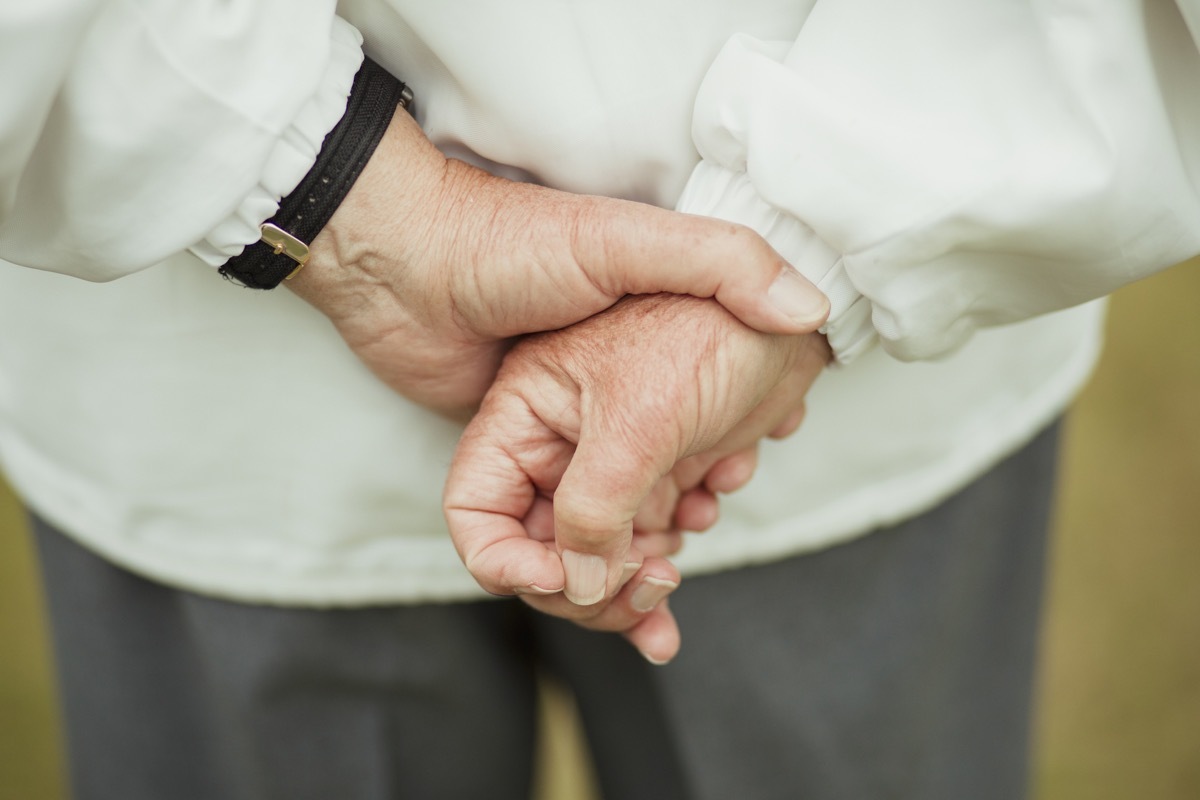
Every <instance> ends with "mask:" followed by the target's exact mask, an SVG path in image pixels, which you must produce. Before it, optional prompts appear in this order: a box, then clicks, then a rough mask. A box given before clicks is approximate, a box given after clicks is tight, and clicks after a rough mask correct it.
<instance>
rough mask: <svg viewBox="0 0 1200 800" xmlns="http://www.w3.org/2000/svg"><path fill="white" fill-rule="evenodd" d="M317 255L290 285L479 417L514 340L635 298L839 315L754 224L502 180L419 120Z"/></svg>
mask: <svg viewBox="0 0 1200 800" xmlns="http://www.w3.org/2000/svg"><path fill="white" fill-rule="evenodd" d="M311 252H312V255H311V258H310V261H309V264H308V266H307V267H306V268H305V269H304V270H303V271H301V272H300V273H299V274H298V275H297V276H296V278H295V279H293V280H292V281H289V282H288V284H287V285H288V286H289V287H290V288H291V289H292V290H293V291H295V292H296V293H297V294H299V295H300V296H301V297H303V298H304V299H305V300H307V301H308V302H309V303H311V304H312V305H314V306H315V307H316V308H318V309H319V310H320V311H322V312H323V313H325V314H326V315H327V316H328V317H329V318H330V319H331V320H332V321H333V323H334V325H335V326H336V327H337V329H338V331H339V333H340V334H341V335H342V337H343V338H344V339H345V340H346V342H347V343H348V344H349V345H350V347H351V349H352V350H353V351H354V352H355V353H356V354H357V355H358V356H359V357H360V358H361V359H362V360H363V361H364V362H365V363H366V364H367V365H368V366H369V367H370V368H371V369H372V370H373V371H374V372H375V373H376V375H378V376H379V377H380V378H381V379H383V380H384V381H385V382H386V383H387V384H388V385H390V386H391V387H392V388H394V389H395V390H397V391H398V392H400V393H401V394H403V395H405V396H407V397H409V398H411V399H413V400H415V401H416V402H419V403H422V404H424V405H426V406H429V407H431V408H434V409H436V410H438V411H442V412H443V413H446V414H448V415H451V416H455V415H457V416H463V415H464V414H466V413H468V412H469V411H470V410H472V409H473V408H474V407H475V406H477V405H478V402H479V400H480V398H482V397H483V394H484V392H485V391H486V390H487V387H488V386H489V385H490V384H491V382H492V379H493V377H494V376H495V373H496V369H497V368H498V366H499V364H500V360H501V358H502V357H503V355H504V352H505V350H506V349H507V347H508V344H509V343H508V341H507V340H508V339H509V338H510V337H514V336H517V335H520V334H525V333H531V332H536V331H545V330H555V329H558V328H562V327H565V326H567V325H570V324H571V323H574V322H578V321H580V320H583V319H586V318H587V317H589V316H591V315H593V314H595V313H597V312H599V311H602V310H604V309H606V308H608V307H609V306H611V305H612V304H613V303H614V302H616V301H617V300H618V299H619V298H621V297H622V296H623V295H626V294H639V293H650V292H659V291H667V292H678V293H689V294H694V295H697V296H701V297H710V296H711V297H715V298H716V299H717V300H718V301H719V302H720V303H722V304H723V305H725V306H726V307H727V308H729V309H730V310H731V311H732V312H733V313H735V314H736V315H737V316H738V317H739V318H741V319H742V320H744V321H745V322H746V323H747V324H748V325H751V326H753V327H755V328H757V329H760V330H764V331H769V332H776V333H806V332H808V331H811V330H814V329H815V328H816V327H817V326H818V325H820V324H821V323H822V322H824V319H825V316H826V314H827V313H828V308H829V306H828V302H827V301H826V299H825V298H824V296H823V295H822V294H821V293H820V292H818V291H817V290H816V289H814V288H813V287H812V286H811V284H809V283H808V282H807V281H805V280H804V278H802V277H801V276H800V275H799V273H797V272H796V271H795V270H793V269H792V268H791V267H790V266H788V265H787V264H786V263H785V262H784V261H783V259H782V258H781V257H780V256H779V255H778V254H777V253H775V251H774V250H772V249H771V248H770V246H769V245H767V243H766V242H765V241H763V240H762V239H761V238H760V237H759V236H758V235H757V234H755V233H753V232H752V231H750V230H749V229H748V228H744V227H741V226H738V225H734V224H732V223H727V222H721V221H717V220H713V219H705V218H702V217H694V216H689V215H685V214H679V213H676V212H673V211H666V210H663V209H659V208H654V207H652V206H646V205H642V204H639V203H633V202H627V201H621V200H613V199H609V198H599V197H588V196H583V195H575V194H570V193H566V192H559V191H554V190H551V189H546V188H543V187H539V186H533V185H529V184H523V183H516V182H513V181H507V180H503V179H501V178H497V177H495V176H492V175H490V174H488V173H486V172H483V171H481V170H478V169H475V168H474V167H471V166H468V165H467V164H464V163H462V162H460V161H454V160H447V159H446V158H445V157H444V156H442V155H441V153H439V152H438V151H437V150H436V149H435V148H434V147H433V145H432V144H430V142H429V141H428V140H427V139H425V137H424V135H423V134H422V133H421V130H420V128H418V127H417V125H416V123H415V122H413V120H412V119H411V118H410V117H409V116H408V115H407V114H404V113H398V114H397V115H396V117H395V119H394V120H393V122H392V125H391V127H390V128H389V129H388V132H387V134H386V135H385V136H384V138H383V140H382V142H381V143H380V145H379V147H378V149H377V150H376V151H375V153H374V155H373V156H372V158H371V160H370V161H369V162H368V163H367V166H366V168H365V169H364V170H363V173H362V174H361V175H360V176H359V179H358V181H357V182H356V183H355V185H354V187H353V189H351V191H350V193H349V194H348V195H347V197H346V199H345V201H344V202H343V203H342V205H341V206H340V207H339V209H338V211H337V213H335V214H334V216H333V218H332V219H331V220H330V221H329V223H328V224H327V225H326V227H325V228H324V230H322V231H321V233H320V234H319V235H318V236H317V237H316V239H315V240H314V241H313V242H312V247H311Z"/></svg>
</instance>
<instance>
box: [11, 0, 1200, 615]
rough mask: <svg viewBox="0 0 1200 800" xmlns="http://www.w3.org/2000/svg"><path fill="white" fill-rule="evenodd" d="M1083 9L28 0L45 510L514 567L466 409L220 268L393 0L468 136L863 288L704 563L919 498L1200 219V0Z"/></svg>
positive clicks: (14, 49) (332, 581)
mask: <svg viewBox="0 0 1200 800" xmlns="http://www.w3.org/2000/svg"><path fill="white" fill-rule="evenodd" d="M24 5H25V4H22V6H24ZM1079 5H1080V4H1075V3H1069V2H1066V1H1065V0H1061V1H1059V2H1042V3H1031V4H1029V5H1028V6H1027V7H1016V6H1015V5H1014V4H1012V3H1008V2H1000V1H999V0H996V1H995V2H988V3H974V4H968V5H964V4H961V3H955V2H953V1H952V0H917V1H916V2H911V3H904V4H897V3H890V2H887V0H873V1H870V0H822V1H821V2H819V3H813V2H777V1H774V0H753V2H748V1H746V0H742V1H740V2H738V3H731V2H722V1H721V0H706V1H705V2H700V1H698V0H693V1H690V2H689V1H685V0H678V1H676V0H639V2H636V3H634V2H625V1H622V2H609V3H605V4H603V5H599V4H592V3H585V2H562V0H522V1H521V2H513V3H506V4H496V3H488V2H484V1H483V0H474V2H457V3H454V4H440V3H439V4H433V3H427V2H421V0H390V1H388V0H351V1H350V2H343V3H340V4H338V6H337V9H336V11H337V12H338V14H340V15H341V16H340V17H339V16H335V8H334V4H333V3H332V2H327V1H318V0H305V2H300V1H299V0H292V1H290V2H287V1H285V0H278V1H277V2H270V1H268V0H258V1H257V2H249V1H247V2H235V3H220V4H217V3H215V2H204V3H201V2H193V3H150V2H135V1H134V0H124V1H123V2H116V1H115V0H114V2H101V1H100V0H91V2H85V0H76V1H75V2H68V1H67V0H60V2H55V3H50V2H47V3H44V4H38V5H36V7H33V8H26V7H21V8H18V7H17V6H16V4H10V5H9V6H7V7H4V8H3V9H0V68H2V69H3V71H4V74H5V75H9V74H12V75H17V74H19V75H21V76H22V80H21V81H17V82H15V83H14V82H13V81H8V80H6V86H7V85H10V84H11V85H14V86H15V87H16V90H14V91H11V92H9V91H7V90H6V92H5V94H4V95H3V96H2V97H0V137H2V138H0V143H2V145H3V146H2V149H0V257H3V258H4V259H6V260H7V261H9V262H11V263H10V264H3V265H0V460H2V462H3V464H4V468H5V471H6V472H7V474H8V476H9V478H10V480H11V481H12V482H13V484H14V486H15V487H16V488H17V489H18V491H19V492H20V493H21V494H22V496H23V497H24V498H25V499H26V501H27V502H29V503H30V504H31V505H32V506H33V507H34V508H35V509H36V510H37V511H39V512H40V513H42V514H43V515H45V516H46V517H47V518H49V519H50V520H51V521H53V522H55V523H57V524H58V525H59V526H61V527H63V528H64V529H66V530H67V531H69V532H70V533H72V534H73V535H74V536H76V537H77V538H79V539H80V540H81V541H83V542H84V543H85V544H87V545H88V546H90V547H92V548H94V549H95V550H97V551H98V552H100V553H102V554H104V555H106V556H107V557H109V558H111V559H113V560H114V561H116V562H118V563H120V564H123V565H125V566H127V567H129V568H131V569H134V570H135V571H138V572H141V573H143V574H146V575H149V576H152V577H155V578H157V579H160V580H163V581H166V582H168V583H171V584H174V585H179V586H183V587H187V588H192V589H196V590H199V591H203V592H207V593H212V594H216V595H219V596H225V597H230V598H237V599H244V600H255V601H266V602H280V603H301V604H316V605H325V604H361V603H373V602H389V601H418V600H436V599H458V598H465V597H471V596H476V595H477V594H478V593H479V590H478V589H477V588H476V587H475V586H474V583H473V581H472V580H471V579H470V577H469V575H467V573H466V572H465V570H464V569H463V568H462V567H461V565H460V564H459V563H458V561H457V557H456V556H455V555H454V552H453V549H452V548H451V547H450V545H449V542H448V540H447V537H446V533H445V529H444V523H443V521H442V519H441V514H440V510H439V506H440V504H439V498H440V490H441V483H442V480H443V478H444V475H445V468H446V466H447V464H448V462H449V458H450V454H451V452H452V449H453V446H454V442H455V439H456V436H457V433H458V429H457V428H455V427H454V426H453V425H451V424H449V423H447V422H444V421H442V420H440V419H439V418H437V417H436V416H434V415H432V414H430V413H428V412H426V411H424V410H423V409H421V408H419V407H416V406H414V405H412V404H411V403H408V402H407V401H405V400H403V399H402V398H400V397H398V396H396V395H395V394H394V393H392V392H391V391H390V390H388V389H386V388H385V387H383V386H382V385H381V384H379V383H378V382H377V381H376V380H375V379H374V378H373V377H372V376H371V375H370V373H368V372H367V370H366V369H365V368H364V367H362V366H361V365H360V364H359V363H358V362H357V361H355V359H354V358H353V356H352V355H350V353H349V352H348V351H347V350H346V348H345V346H344V345H343V344H342V342H341V341H340V339H339V338H338V337H337V335H336V333H335V332H334V331H333V329H332V326H331V325H330V324H329V323H328V322H327V321H326V320H325V319H324V318H323V317H321V316H320V315H319V314H318V313H317V312H315V311H314V310H313V309H312V308H310V307H309V306H307V305H306V304H304V303H303V302H301V301H300V300H298V299H297V298H296V297H295V296H293V295H291V294H289V293H287V292H279V291H277V292H272V293H255V292H250V291H242V290H238V289H236V288H234V287H233V286H231V285H230V284H228V283H226V282H224V281H223V280H221V279H220V277H219V276H218V275H217V274H216V272H215V270H214V269H213V265H215V264H219V263H220V262H221V261H222V260H224V258H226V257H228V256H229V255H231V254H233V253H236V252H237V251H238V250H239V249H240V247H242V246H243V245H245V244H246V243H248V242H250V241H252V240H254V239H255V238H256V235H257V225H258V223H259V222H261V221H262V220H263V219H266V218H267V217H269V216H270V215H271V214H272V213H273V211H274V208H275V203H276V200H277V198H278V197H279V196H280V195H282V194H286V193H287V192H288V191H290V189H291V188H293V187H294V185H295V184H296V183H297V182H298V181H299V179H300V178H301V177H302V176H303V174H304V173H305V172H306V171H307V169H308V168H309V166H311V164H312V161H313V159H314V158H315V154H316V151H317V148H318V147H319V143H320V140H321V138H322V137H323V136H324V133H325V132H326V131H328V130H329V128H331V127H332V125H333V124H334V123H335V122H336V120H337V118H338V117H339V115H340V113H341V110H342V107H343V105H344V98H345V94H346V92H347V91H348V88H349V85H350V81H351V79H352V76H353V73H354V71H355V70H356V69H357V66H358V63H359V59H360V58H361V54H360V50H359V41H360V40H359V34H358V31H361V32H362V34H363V36H364V37H365V40H366V47H367V50H368V52H370V53H371V54H372V56H373V57H375V58H377V59H378V60H379V61H381V62H382V63H383V64H384V65H385V66H387V67H388V68H389V69H391V70H392V71H393V72H395V73H396V74H397V75H399V76H401V77H402V78H404V79H405V80H406V81H407V82H409V83H410V84H411V85H413V86H414V88H415V91H416V92H417V97H418V101H417V102H418V105H417V109H418V110H417V114H418V118H419V120H420V121H421V123H422V126H423V128H424V129H425V131H426V132H427V134H428V135H429V136H430V138H431V139H432V140H433V141H434V142H435V143H436V144H438V145H439V146H440V147H441V148H442V149H443V150H445V151H446V152H447V153H449V154H451V155H455V156H458V157H463V158H467V159H468V160H471V161H472V162H474V163H476V164H480V165H484V166H488V167H490V168H492V169H494V170H495V171H497V172H499V173H501V174H505V175H508V176H510V177H515V178H523V179H530V180H538V181H540V182H544V183H546V184H548V185H551V186H555V187H559V188H563V189H567V190H571V191H584V192H591V193H597V194H607V195H613V196H620V197H628V198H633V199H639V200H643V201H646V202H652V203H656V204H659V205H667V206H670V205H675V204H676V203H677V201H678V206H679V207H680V208H681V209H683V210H687V211H694V212H697V213H708V214H714V215H718V216H722V217H726V218H729V219H734V220H737V221H740V222H744V223H746V224H749V225H751V226H753V227H755V228H756V229H758V230H759V231H760V232H762V233H763V234H764V235H765V236H767V238H768V240H769V241H771V242H772V244H773V245H774V246H775V247H776V248H777V249H779V250H780V252H782V253H783V254H784V255H785V256H787V257H788V258H789V260H791V261H792V262H793V263H794V264H795V265H796V266H797V267H798V268H800V269H801V270H802V271H804V272H805V273H806V274H807V275H809V276H810V277H811V278H813V279H814V280H816V281H817V282H818V283H819V284H820V285H821V286H822V287H823V288H825V289H826V290H827V291H828V292H829V294H830V296H831V298H832V300H833V304H834V315H833V317H832V318H831V321H830V324H829V326H828V329H827V332H828V334H829V336H830V340H831V342H832V343H833V344H834V347H835V349H836V351H837V353H838V355H839V358H840V359H841V360H842V361H843V362H844V363H843V365H842V366H840V367H839V368H837V369H834V370H831V371H829V372H828V373H827V374H826V375H824V376H823V377H822V378H821V379H820V380H819V381H818V384H817V385H816V387H815V388H814V389H813V392H812V393H811V395H810V398H809V415H808V418H807V420H806V422H805V426H804V428H803V429H802V430H801V432H800V433H799V434H797V435H796V436H794V437H792V438H790V439H788V440H787V441H785V442H781V443H770V444H768V445H766V446H765V452H764V455H763V460H762V463H761V465H760V468H759V476H758V477H757V478H756V479H755V481H754V482H753V483H752V484H751V486H750V487H748V488H747V489H745V490H743V491H742V492H740V493H738V494H736V495H734V496H732V497H730V498H728V499H727V500H725V501H724V502H723V504H722V511H723V518H722V521H721V523H719V525H718V526H717V528H716V529H714V530H713V531H711V532H709V533H707V534H704V535H703V536H700V537H695V538H694V539H693V540H691V541H689V543H688V544H687V546H686V547H685V549H684V551H683V553H682V554H681V555H680V557H679V562H680V565H681V567H682V568H683V569H684V571H685V572H695V571H705V570H716V569H725V568H730V567H734V566H738V565H741V564H746V563H754V562H760V561H767V560H771V559H776V558H780V557H783V556H786V555H790V554H794V553H799V552H804V551H807V550H811V549H814V548H819V547H823V546H828V545H830V544H832V543H834V542H837V541H841V540H845V539H847V538H850V537H853V536H858V535H862V534H864V533H866V532H868V531H870V530H872V529H873V528H875V527H878V526H879V525H881V524H885V523H888V522H893V521H897V520H900V519H904V518H906V517H908V516H912V515H914V514H916V513H919V512H921V511H923V510H925V509H928V508H929V507H931V506H933V505H934V504H936V503H937V502H939V501H940V500H942V499H944V498H945V497H947V496H948V495H949V494H951V493H953V492H954V491H956V490H957V489H959V488H961V487H962V486H963V485H965V484H966V483H967V482H969V481H970V480H972V479H973V478H975V477H977V476H978V475H980V474H981V473H982V472H983V471H984V470H986V469H987V468H988V467H989V466H990V465H992V464H994V463H995V462H996V461H997V460H999V459H1000V458H1002V457H1003V456H1004V455H1006V454H1007V453H1009V452H1011V451H1012V450H1013V449H1015V448H1016V447H1018V446H1019V445H1020V444H1021V443H1023V442H1024V441H1026V440H1027V439H1028V438H1029V437H1031V436H1032V435H1033V434H1034V433H1036V432H1037V431H1038V430H1039V429H1040V428H1041V427H1043V426H1044V425H1045V424H1046V423H1047V422H1048V421H1050V420H1051V419H1052V418H1054V417H1055V416H1056V415H1057V414H1059V413H1061V411H1062V409H1063V408H1064V407H1065V406H1066V404H1067V403H1069V401H1070V399H1071V398H1072V396H1073V395H1074V393H1075V392H1076V391H1077V389H1078V387H1079V385H1080V384H1081V383H1082V381H1083V380H1084V379H1085V378H1086V375H1087V373H1088V371H1089V369H1090V367H1091V365H1092V363H1093V361H1094V359H1095V356H1096V353H1097V350H1098V346H1099V325H1100V315H1101V312H1100V310H1099V309H1098V308H1097V307H1095V306H1082V307H1079V308H1075V309H1073V310H1069V311H1064V312H1059V313H1055V314H1046V312H1050V311H1054V310H1056V309H1062V308H1066V307H1068V306H1073V305H1076V304H1078V303H1082V302H1084V301H1086V300H1089V299H1092V298H1095V297H1100V296H1102V295H1104V294H1106V293H1107V292H1109V291H1111V290H1112V289H1114V288H1116V287H1117V286H1120V285H1122V284H1124V283H1127V282H1129V281H1131V280H1134V279H1136V278H1138V277H1140V276H1142V275H1145V274H1149V273H1150V272H1153V271H1155V270H1157V269H1161V268H1163V267H1165V266H1168V265H1170V264H1173V263H1176V262H1178V261H1181V260H1183V259H1184V258H1186V257H1189V256H1191V255H1192V254H1194V253H1196V252H1198V251H1200V240H1198V238H1197V236H1198V234H1197V231H1200V226H1198V225H1197V222H1198V221H1200V206H1198V204H1197V201H1196V197H1195V191H1194V189H1193V186H1194V184H1195V179H1194V176H1195V174H1196V170H1197V163H1198V162H1197V159H1196V155H1197V150H1196V142H1197V136H1196V133H1197V130H1198V126H1200V113H1198V112H1200V108H1198V107H1197V99H1196V95H1197V93H1196V92H1194V91H1193V90H1192V89H1193V87H1194V85H1195V77H1196V75H1197V74H1198V73H1200V61H1198V59H1197V53H1196V47H1195V43H1194V41H1193V38H1192V36H1190V35H1189V28H1188V27H1187V26H1186V25H1185V24H1184V20H1185V19H1193V20H1194V19H1197V18H1198V16H1197V11H1196V9H1197V5H1196V4H1194V3H1188V4H1181V5H1180V6H1179V7H1176V6H1175V5H1172V4H1170V3H1166V2H1163V3H1157V4H1142V3H1133V2H1110V3H1104V4H1098V3H1097V4H1085V5H1084V7H1078V6H1079ZM1181 14H1182V15H1181ZM264 30H268V31H271V33H272V35H270V36H262V35H261V32H262V31H264ZM18 84H19V86H18ZM701 156H702V157H703V160H702V161H701ZM685 187H686V189H685ZM18 265H19V266H18ZM731 269H736V265H731ZM56 273H62V274H56ZM79 278H84V279H88V280H91V281H95V280H107V279H110V278H119V280H113V281H111V282H109V283H101V284H97V283H90V282H88V281H87V280H78V279H79ZM1022 320H1027V321H1022ZM993 326H999V327H993ZM985 327H986V328H989V329H988V330H980V329H981V328H985ZM877 340H878V341H881V342H882V344H883V347H882V348H880V347H874V346H873V344H874V343H875V342H876V341H877ZM898 359H904V360H916V361H919V362H920V363H901V361H900V360H898Z"/></svg>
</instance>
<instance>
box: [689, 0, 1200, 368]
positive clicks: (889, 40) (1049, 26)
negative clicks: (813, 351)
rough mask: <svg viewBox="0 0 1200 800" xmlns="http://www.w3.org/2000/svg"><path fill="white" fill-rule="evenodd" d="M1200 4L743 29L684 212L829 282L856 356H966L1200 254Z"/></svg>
mask: <svg viewBox="0 0 1200 800" xmlns="http://www.w3.org/2000/svg"><path fill="white" fill-rule="evenodd" d="M1198 5H1200V4H1198V3H1197V2H1194V1H1192V2H1186V3H1184V2H1181V3H1179V4H1178V5H1176V4H1172V3H1167V2H1163V3H1138V2H1124V1H1120V2H1118V1H1116V0H1114V2H1104V3H1076V2H1068V0H1043V1H1042V2H1028V3H1012V2H1006V1H1000V0H997V1H996V2H980V3H962V2H960V0H913V1H912V2H905V3H895V2H890V0H841V1H840V2H836V3H829V2H825V3H817V4H816V6H815V7H814V10H813V11H812V13H811V14H810V16H809V17H808V19H807V21H806V22H805V24H804V26H803V27H802V29H801V32H800V34H799V37H798V38H797V40H796V41H794V42H764V41H759V40H756V39H753V38H751V37H749V36H737V37H735V38H734V39H732V40H731V41H730V42H729V43H728V44H727V45H726V47H725V48H724V49H723V51H722V52H721V54H720V55H719V57H718V58H717V60H716V62H715V63H714V64H713V66H712V68H711V69H710V71H709V72H708V74H707V76H706V77H705V80H704V82H703V84H702V86H701V90H700V92H699V95H698V98H697V102H696V108H695V116H694V120H693V136H694V139H695V141H696V144H697V147H698V149H699V151H700V153H701V156H702V158H703V161H702V163H701V164H700V165H699V166H698V167H697V168H696V170H695V172H694V173H693V175H692V178H691V181H690V182H689V184H688V186H687V188H686V190H685V191H684V194H683V196H682V198H681V200H680V202H679V205H678V207H679V208H680V210H683V211H691V212H695V213H704V214H710V215H713V216H719V217H723V218H727V219H731V220H734V221H737V222H741V223H744V224H747V225H749V226H751V227H753V228H755V229H756V230H758V231H759V232H760V233H762V234H763V235H764V236H766V237H767V239H768V240H769V241H771V243H772V244H773V245H775V247H776V249H778V250H780V252H781V253H782V254H783V255H784V256H785V257H787V258H788V259H789V260H791V261H792V263H793V264H795V265H796V266H797V267H798V268H799V269H800V270H801V271H802V272H804V273H805V274H806V275H807V276H808V277H809V278H810V279H812V280H814V281H815V282H816V283H817V284H818V285H819V286H821V287H822V288H823V289H824V290H825V291H826V293H827V294H829V295H830V299H831V301H832V305H833V313H832V316H831V319H830V322H829V324H828V325H827V327H826V333H827V334H828V336H829V339H830V343H831V345H832V346H833V348H834V351H835V353H836V354H837V356H838V358H839V360H841V361H843V362H844V361H849V360H852V359H853V358H854V356H855V355H857V354H858V353H860V352H862V351H863V350H865V349H866V348H867V347H869V346H870V345H871V344H873V343H874V342H875V341H877V340H879V341H882V344H883V346H884V347H885V348H886V349H887V350H888V351H889V352H890V353H892V354H893V355H895V356H897V357H899V358H902V359H905V360H913V359H928V358H935V357H938V356H941V355H945V354H948V353H950V352H952V351H953V350H954V349H955V348H957V347H959V346H960V345H962V344H963V343H964V342H965V341H967V339H969V338H970V336H971V335H972V333H973V332H974V331H975V330H977V329H978V328H980V327H984V326H990V325H998V324H1004V323H1007V322H1013V321H1017V320H1021V319H1025V318H1028V317H1031V316H1034V315H1037V314H1041V313H1045V312H1049V311H1053V310H1057V309H1061V308H1065V307H1068V306H1072V305H1075V304H1078V303H1082V302H1085V301H1087V300H1091V299H1094V298H1096V297H1100V296H1102V295H1105V294H1107V293H1109V292H1111V291H1112V290H1114V289H1116V288H1118V287H1120V286H1122V285H1124V284H1126V283H1129V282H1131V281H1133V280H1136V279H1138V278H1140V277H1144V276H1146V275H1148V274H1150V273H1152V272H1154V271H1156V270H1160V269H1163V268H1165V267H1168V266H1171V265H1173V264H1176V263H1178V262H1180V261H1182V260H1184V259H1186V258H1188V257H1190V256H1192V255H1194V254H1196V253H1197V252H1200V202H1198V200H1197V192H1196V184H1197V177H1198V176H1200V92H1198V91H1196V86H1197V85H1200V57H1198V55H1197V48H1196V40H1195V33H1196V32H1197V28H1196V27H1189V25H1188V23H1189V22H1190V23H1193V25H1194V24H1195V23H1197V22H1200V10H1198Z"/></svg>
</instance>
